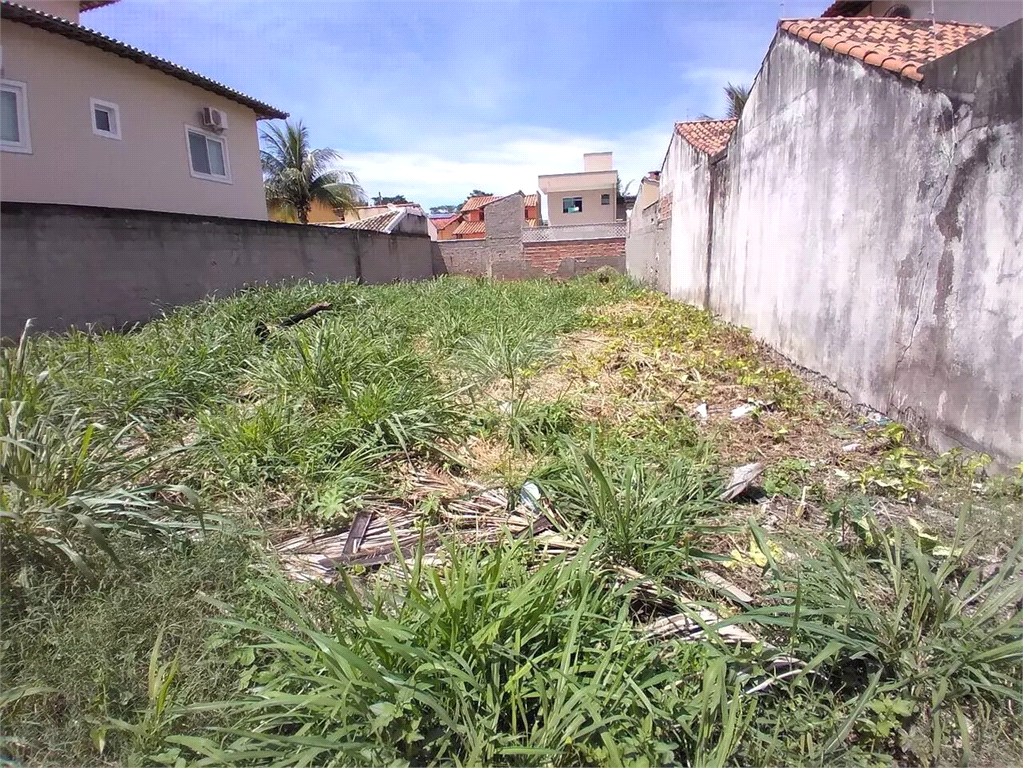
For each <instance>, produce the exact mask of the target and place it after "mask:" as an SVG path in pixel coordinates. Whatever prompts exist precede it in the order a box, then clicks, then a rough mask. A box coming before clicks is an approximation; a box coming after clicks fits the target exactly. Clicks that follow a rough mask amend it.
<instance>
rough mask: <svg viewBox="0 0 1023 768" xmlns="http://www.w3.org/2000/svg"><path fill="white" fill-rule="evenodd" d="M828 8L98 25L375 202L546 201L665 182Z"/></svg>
mask: <svg viewBox="0 0 1023 768" xmlns="http://www.w3.org/2000/svg"><path fill="white" fill-rule="evenodd" d="M827 5H828V0H818V1H813V2H811V1H808V0H798V1H797V0H785V2H779V0H730V1H727V0H726V1H722V2H644V1H643V0H620V1H619V2H597V1H596V0H590V1H588V2H587V1H585V0H560V1H559V2H538V1H530V2H500V1H496V0H495V1H493V2H489V1H488V0H480V1H479V2H447V3H430V2H414V3H413V2H400V1H398V0H393V1H389V2H365V3H363V2H327V1H326V0H319V1H315V0H314V1H309V2H303V1H302V0H288V1H287V2H281V1H277V2H274V1H273V0H262V1H258V2H241V1H239V0H216V1H215V2H208V1H206V2H203V1H200V0H122V2H120V3H117V4H115V5H113V6H108V7H106V8H101V9H98V10H95V11H90V12H88V13H86V14H83V15H82V23H83V24H84V25H86V26H89V27H92V28H94V29H97V30H99V31H101V32H103V33H105V34H108V35H110V36H112V37H115V38H117V39H119V40H122V41H124V42H127V43H130V44H132V45H135V46H138V47H140V48H143V49H144V50H147V51H149V52H151V53H155V54H157V55H159V56H162V57H164V58H167V59H170V60H171V61H173V62H175V63H177V64H180V65H182V66H185V67H188V68H189V69H193V70H195V71H198V72H201V73H202V74H204V75H206V76H208V77H211V78H213V79H215V80H218V81H220V82H222V83H225V84H226V85H229V86H231V87H233V88H236V89H237V90H240V91H242V92H243V93H246V94H248V95H250V96H252V97H254V98H257V99H260V100H262V101H265V102H267V103H270V104H273V105H274V106H276V107H279V108H281V109H283V110H284V111H286V112H288V113H290V114H291V116H292V118H301V119H303V120H304V121H305V123H306V125H307V126H308V127H309V129H310V132H311V134H312V140H313V143H314V145H315V146H329V147H333V148H335V149H337V150H339V151H340V152H341V153H342V155H343V156H344V158H345V160H344V165H345V167H347V168H349V169H350V170H352V171H354V172H355V173H356V175H357V176H358V178H359V181H360V182H361V183H362V185H363V187H364V188H365V189H366V191H367V193H369V194H371V195H374V194H376V193H377V192H382V193H383V194H385V195H391V194H404V195H406V196H407V197H408V198H409V199H412V200H416V201H418V202H420V203H422V204H424V205H427V206H430V205H437V204H441V203H459V202H461V201H462V200H463V199H464V198H465V196H466V194H467V193H468V192H469V190H471V189H473V188H474V187H478V188H483V189H486V190H487V191H490V192H494V193H498V194H501V193H508V192H513V191H515V190H517V189H523V190H524V191H527V192H528V191H531V190H535V189H536V177H537V175H538V174H541V173H568V172H572V171H577V170H582V154H583V152H601V151H608V150H610V151H613V152H614V154H615V166H616V168H617V169H618V171H619V174H620V175H621V177H622V178H623V180H625V181H629V180H632V179H638V178H640V177H641V176H642V175H643V174H644V173H645V172H646V171H648V170H651V169H654V168H659V167H660V164H661V160H662V158H663V156H664V152H665V150H666V149H667V145H668V140H669V139H670V136H671V127H672V125H673V123H674V122H675V121H676V120H685V119H687V118H695V117H697V116H698V115H700V114H701V113H704V112H706V113H708V114H711V115H717V114H719V113H721V112H722V111H723V110H724V108H725V103H724V97H723V96H722V92H721V89H722V87H723V86H724V85H725V84H726V83H727V82H729V81H732V82H735V83H748V82H751V81H752V79H753V77H754V75H755V74H756V72H757V70H758V69H759V67H760V63H761V61H762V59H763V57H764V54H765V53H766V51H767V46H768V44H769V43H770V40H771V38H772V36H773V35H774V30H775V25H776V24H777V21H778V19H779V18H782V17H784V18H802V17H812V16H816V15H819V14H820V12H821V11H823V10H824V8H825V7H826V6H827Z"/></svg>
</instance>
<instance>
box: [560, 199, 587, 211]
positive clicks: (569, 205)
mask: <svg viewBox="0 0 1023 768" xmlns="http://www.w3.org/2000/svg"><path fill="white" fill-rule="evenodd" d="M561 212H562V213H582V212H583V199H582V198H581V197H563V198H562V199H561Z"/></svg>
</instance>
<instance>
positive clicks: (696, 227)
mask: <svg viewBox="0 0 1023 768" xmlns="http://www.w3.org/2000/svg"><path fill="white" fill-rule="evenodd" d="M709 169H710V157H709V156H708V155H707V154H706V153H705V152H700V151H699V150H698V149H696V148H695V147H693V145H692V144H690V143H689V142H688V141H686V140H685V139H683V138H682V137H681V136H680V135H679V134H678V133H677V132H675V133H673V134H672V138H671V144H670V145H669V147H668V155H667V157H666V159H665V163H664V168H663V169H662V171H661V185H660V186H661V190H662V192H661V194H662V195H664V194H668V195H670V196H671V282H670V286H671V287H670V290H669V294H670V295H671V297H672V298H673V299H678V300H679V301H685V302H688V303H690V304H697V305H701V306H702V305H703V304H704V303H705V300H706V293H707V277H706V276H707V236H708V235H707V233H708V229H707V224H708V219H707V217H708V208H707V201H708V199H709V195H710V173H709Z"/></svg>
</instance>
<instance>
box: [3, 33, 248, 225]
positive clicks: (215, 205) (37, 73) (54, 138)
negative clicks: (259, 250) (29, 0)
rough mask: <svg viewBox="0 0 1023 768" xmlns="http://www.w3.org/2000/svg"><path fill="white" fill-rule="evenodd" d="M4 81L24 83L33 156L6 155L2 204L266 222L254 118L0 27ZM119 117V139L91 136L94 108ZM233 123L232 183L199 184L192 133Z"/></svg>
mask: <svg viewBox="0 0 1023 768" xmlns="http://www.w3.org/2000/svg"><path fill="white" fill-rule="evenodd" d="M0 36H2V39H3V70H4V74H3V76H4V78H5V79H9V80H16V81H20V82H24V83H26V85H27V91H28V98H27V101H28V116H29V130H30V136H31V144H32V153H31V154H20V153H13V152H3V153H2V155H0V159H2V162H3V174H2V176H0V199H2V200H4V201H8V200H16V201H22V202H39V203H68V204H75V205H95V206H104V207H110V208H134V209H142V210H151V211H172V212H178V213H194V214H199V215H207V216H228V217H235V218H244V219H260V220H265V219H266V218H267V213H266V202H265V198H264V194H263V176H262V171H261V169H260V163H259V140H258V135H257V129H256V115H255V113H254V112H253V111H252V110H251V109H248V108H247V107H243V106H241V105H240V104H237V103H235V102H233V101H229V100H228V99H225V98H223V97H222V96H218V95H216V94H213V93H210V92H209V91H205V90H203V89H201V88H198V87H196V86H194V85H191V84H189V83H184V82H182V81H180V80H177V79H175V78H173V77H170V76H169V75H165V74H163V73H162V72H157V71H155V70H153V69H149V68H148V67H144V66H142V65H140V64H136V63H134V62H131V61H128V60H127V59H123V58H120V57H118V56H115V55H114V54H111V53H106V52H104V51H100V50H98V49H96V48H93V47H91V46H88V45H85V44H84V43H80V42H77V41H74V40H68V39H67V38H64V37H61V36H59V35H55V34H52V33H50V32H45V31H43V30H39V29H34V28H32V27H29V26H26V25H25V24H20V23H17V22H13V21H8V20H4V21H3V22H0ZM91 98H95V99H100V100H103V101H107V102H113V103H114V104H116V105H117V106H118V108H119V112H120V122H121V139H120V140H117V139H111V138H106V137H103V136H97V135H96V134H94V133H93V130H92V111H91V107H90V99H91ZM207 106H209V107H216V108H217V109H220V110H223V111H224V112H225V113H226V114H227V119H228V128H227V130H226V131H225V132H224V133H223V134H222V137H223V138H225V139H226V141H227V157H228V164H229V166H230V175H231V183H222V182H219V181H209V180H206V179H200V178H194V177H192V175H191V173H190V171H189V160H188V146H187V140H186V136H185V125H186V124H188V125H191V126H194V127H197V128H201V127H202V126H201V123H200V122H199V120H200V111H201V109H202V108H203V107H207Z"/></svg>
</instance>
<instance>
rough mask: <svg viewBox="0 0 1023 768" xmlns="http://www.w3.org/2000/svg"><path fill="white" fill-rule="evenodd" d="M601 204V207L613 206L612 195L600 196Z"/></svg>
mask: <svg viewBox="0 0 1023 768" xmlns="http://www.w3.org/2000/svg"><path fill="white" fill-rule="evenodd" d="M600 204H601V205H611V195H601V196H600Z"/></svg>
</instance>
